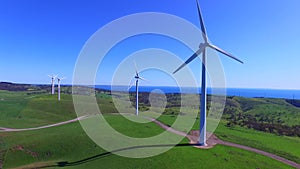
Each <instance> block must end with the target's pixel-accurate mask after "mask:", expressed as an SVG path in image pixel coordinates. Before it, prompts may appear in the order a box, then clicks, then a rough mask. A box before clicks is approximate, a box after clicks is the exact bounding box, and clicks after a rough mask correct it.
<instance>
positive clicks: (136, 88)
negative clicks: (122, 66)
mask: <svg viewBox="0 0 300 169" xmlns="http://www.w3.org/2000/svg"><path fill="white" fill-rule="evenodd" d="M134 66H135V76H134V78H135V91H136V113H135V115H137V116H138V115H139V79H141V80H144V81H146V79H144V78H142V77H140V76H139V72H138V69H137V66H136V63H135V62H134ZM131 87H132V86H130V87H129V88H131Z"/></svg>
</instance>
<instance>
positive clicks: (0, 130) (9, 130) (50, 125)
mask: <svg viewBox="0 0 300 169" xmlns="http://www.w3.org/2000/svg"><path fill="white" fill-rule="evenodd" d="M87 117H88V116H81V117H78V118H76V119H72V120H68V121H64V122H60V123H55V124H49V125H45V126H40V127H33V128H23V129H14V128H4V127H0V132H12V131H15V132H16V131H30V130H39V129H45V128H50V127H55V126H60V125H64V124H68V123H73V122H75V121H79V120H83V119H86V118H87Z"/></svg>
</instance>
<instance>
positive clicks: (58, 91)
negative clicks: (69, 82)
mask: <svg viewBox="0 0 300 169" xmlns="http://www.w3.org/2000/svg"><path fill="white" fill-rule="evenodd" d="M63 79H65V77H63V78H59V77H57V93H58V101H60V81H61V80H63Z"/></svg>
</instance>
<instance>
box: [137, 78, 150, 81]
mask: <svg viewBox="0 0 300 169" xmlns="http://www.w3.org/2000/svg"><path fill="white" fill-rule="evenodd" d="M139 79H141V80H143V81H145V82H149V80H147V79H145V78H143V77H139Z"/></svg>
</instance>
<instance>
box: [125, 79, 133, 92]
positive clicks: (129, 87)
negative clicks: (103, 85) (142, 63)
mask: <svg viewBox="0 0 300 169" xmlns="http://www.w3.org/2000/svg"><path fill="white" fill-rule="evenodd" d="M133 85H134V80H131V81H130V85H129V86H128V88H127V90H128V91H129V90H130V89H131V88H132V86H133Z"/></svg>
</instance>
